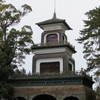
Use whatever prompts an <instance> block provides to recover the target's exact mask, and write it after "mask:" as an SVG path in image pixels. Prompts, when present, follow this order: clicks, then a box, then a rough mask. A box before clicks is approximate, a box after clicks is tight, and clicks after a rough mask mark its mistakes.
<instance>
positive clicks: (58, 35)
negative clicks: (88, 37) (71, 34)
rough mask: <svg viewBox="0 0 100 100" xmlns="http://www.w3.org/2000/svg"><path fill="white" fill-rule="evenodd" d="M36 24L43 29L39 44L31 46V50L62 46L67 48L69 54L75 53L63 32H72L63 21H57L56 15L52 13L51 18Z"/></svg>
mask: <svg viewBox="0 0 100 100" xmlns="http://www.w3.org/2000/svg"><path fill="white" fill-rule="evenodd" d="M36 24H37V25H38V26H39V27H40V28H42V29H43V32H42V34H41V43H40V44H33V46H32V49H33V50H35V49H40V48H51V47H62V46H63V47H65V48H68V49H69V50H70V52H71V54H73V53H76V51H75V47H74V46H72V45H71V44H70V43H69V42H68V40H67V36H66V34H65V31H68V30H72V28H71V27H70V26H69V25H68V24H67V22H66V21H65V19H58V18H57V17H56V13H54V14H53V18H51V19H49V20H45V21H42V22H39V23H36Z"/></svg>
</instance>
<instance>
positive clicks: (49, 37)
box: [46, 34, 58, 43]
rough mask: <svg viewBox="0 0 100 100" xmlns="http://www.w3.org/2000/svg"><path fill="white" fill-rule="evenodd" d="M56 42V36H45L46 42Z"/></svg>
mask: <svg viewBox="0 0 100 100" xmlns="http://www.w3.org/2000/svg"><path fill="white" fill-rule="evenodd" d="M57 41H58V36H57V34H50V35H47V38H46V42H47V43H48V42H53V43H55V42H57Z"/></svg>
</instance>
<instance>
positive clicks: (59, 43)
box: [33, 41, 75, 49]
mask: <svg viewBox="0 0 100 100" xmlns="http://www.w3.org/2000/svg"><path fill="white" fill-rule="evenodd" d="M56 45H69V46H70V47H72V48H73V49H75V46H73V45H71V44H70V42H68V41H63V42H59V41H57V42H48V43H39V44H33V46H56Z"/></svg>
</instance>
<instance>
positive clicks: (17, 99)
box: [13, 97, 26, 100]
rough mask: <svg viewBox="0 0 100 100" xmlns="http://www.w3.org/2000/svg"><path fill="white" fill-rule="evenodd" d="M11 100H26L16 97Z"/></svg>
mask: <svg viewBox="0 0 100 100" xmlns="http://www.w3.org/2000/svg"><path fill="white" fill-rule="evenodd" d="M13 100H26V99H25V98H23V97H16V98H15V99H13Z"/></svg>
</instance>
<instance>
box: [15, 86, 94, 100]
mask: <svg viewBox="0 0 100 100" xmlns="http://www.w3.org/2000/svg"><path fill="white" fill-rule="evenodd" d="M14 89H15V91H14V98H15V97H24V98H25V99H26V100H33V99H34V97H36V96H38V95H51V96H53V97H54V98H56V100H64V99H65V98H66V97H70V96H72V97H77V98H78V99H79V100H95V95H94V94H95V93H94V91H92V90H91V89H90V88H88V87H85V86H83V85H67V86H25V87H24V86H19V87H17V86H16V87H15V88H14Z"/></svg>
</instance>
